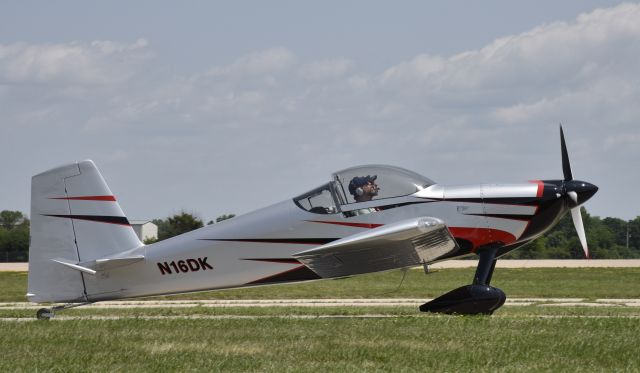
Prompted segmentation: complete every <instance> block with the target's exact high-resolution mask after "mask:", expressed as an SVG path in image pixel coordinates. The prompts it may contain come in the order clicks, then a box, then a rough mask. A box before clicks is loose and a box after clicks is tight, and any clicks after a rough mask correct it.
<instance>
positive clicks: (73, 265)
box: [51, 258, 96, 275]
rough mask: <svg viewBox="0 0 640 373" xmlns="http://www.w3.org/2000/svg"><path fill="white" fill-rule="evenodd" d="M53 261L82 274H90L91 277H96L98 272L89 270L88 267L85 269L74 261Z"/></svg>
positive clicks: (60, 259)
mask: <svg viewBox="0 0 640 373" xmlns="http://www.w3.org/2000/svg"><path fill="white" fill-rule="evenodd" d="M51 260H52V261H54V262H56V263H60V264H62V265H64V266H67V267H69V268H72V269H75V270H76V271H80V272H84V273H88V274H90V275H95V274H96V271H94V270H93V269H91V268H87V267H83V266H81V265H80V264H78V263H73V262H72V261H70V260H68V259H62V258H56V259H51Z"/></svg>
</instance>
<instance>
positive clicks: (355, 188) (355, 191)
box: [349, 175, 380, 202]
mask: <svg viewBox="0 0 640 373" xmlns="http://www.w3.org/2000/svg"><path fill="white" fill-rule="evenodd" d="M377 178H378V176H377V175H373V176H371V175H367V176H356V177H354V178H353V179H351V182H350V183H349V193H351V194H352V195H353V198H354V199H355V200H356V202H366V201H371V199H372V198H373V197H375V196H377V195H378V191H379V190H380V188H379V187H378V185H376V182H375V180H376V179H377Z"/></svg>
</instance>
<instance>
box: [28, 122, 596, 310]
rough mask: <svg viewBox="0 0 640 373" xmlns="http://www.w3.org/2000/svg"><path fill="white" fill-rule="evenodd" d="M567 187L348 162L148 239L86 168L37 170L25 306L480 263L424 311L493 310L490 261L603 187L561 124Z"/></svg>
mask: <svg viewBox="0 0 640 373" xmlns="http://www.w3.org/2000/svg"><path fill="white" fill-rule="evenodd" d="M560 136H561V148H562V166H563V171H564V180H536V181H530V182H525V183H519V184H476V185H466V186H450V185H442V184H437V183H435V182H433V181H432V180H430V179H428V178H426V177H424V176H421V175H419V174H417V173H414V172H411V171H408V170H405V169H402V168H398V167H391V166H381V165H369V166H359V167H353V168H348V169H345V170H342V171H339V172H336V173H334V174H333V176H332V177H331V179H330V180H329V181H328V182H327V183H326V184H324V185H321V186H319V187H317V188H315V189H313V190H311V191H309V192H306V193H303V194H301V195H299V196H297V197H294V198H292V199H289V200H286V201H283V202H281V203H278V204H275V205H273V206H269V207H266V208H263V209H261V210H257V211H254V212H251V213H248V214H246V215H242V216H238V217H236V218H234V219H231V220H227V221H224V222H222V223H219V224H214V225H209V226H206V227H204V228H201V229H198V230H195V231H192V232H189V233H185V234H182V235H180V236H177V237H173V238H170V239H167V240H164V241H161V242H157V243H154V244H152V245H144V244H143V243H142V242H140V240H139V239H138V237H137V236H136V234H135V233H134V231H133V229H132V228H131V225H130V224H129V221H128V220H127V218H126V216H125V214H124V213H123V212H122V209H121V208H120V206H119V204H118V202H117V201H116V198H115V197H114V195H113V193H112V192H111V190H109V187H108V186H107V184H106V183H105V181H104V179H103V178H102V176H101V174H100V172H99V171H98V169H97V168H96V166H95V165H94V163H93V162H92V161H90V160H88V161H82V162H78V163H72V164H68V165H65V166H61V167H58V168H54V169H51V170H48V171H46V172H44V173H41V174H38V175H35V176H34V177H33V179H32V185H31V245H30V248H29V285H28V294H27V298H28V300H29V301H31V302H38V303H40V302H54V303H66V304H63V305H59V306H55V307H52V308H43V309H40V310H38V312H37V315H36V316H37V317H38V318H39V319H48V318H51V317H53V316H54V314H55V312H57V311H61V310H64V309H67V308H71V307H76V306H80V305H84V304H89V303H93V302H98V301H106V300H115V299H122V298H134V297H146V296H153V295H165V294H177V293H185V292H195V291H204V290H215V289H228V288H239V287H247V286H257V285H265V284H278V283H285V282H299V281H307V280H319V279H328V278H339V277H348V276H352V275H357V274H363V273H370V272H378V271H387V270H392V269H399V268H407V267H412V266H416V265H425V266H427V265H429V264H431V263H434V262H438V261H443V260H446V259H452V258H460V257H464V256H469V255H478V256H479V264H478V267H477V270H476V273H475V276H474V278H473V281H472V284H470V285H465V286H462V287H460V288H457V289H455V290H453V291H451V292H449V293H447V294H445V295H443V296H441V297H439V298H437V299H434V300H432V301H430V302H427V303H425V304H424V305H422V306H421V307H420V310H421V311H425V312H442V313H458V314H491V313H492V312H493V311H495V310H496V309H497V308H499V307H500V306H502V304H503V303H504V301H505V299H506V296H505V294H504V293H503V292H502V291H501V290H500V289H498V288H495V287H492V286H490V282H491V276H492V274H493V270H494V268H495V264H496V261H497V259H498V258H499V257H500V256H502V255H504V254H506V253H508V252H509V251H511V250H514V249H516V248H518V247H521V246H522V245H525V244H527V243H528V242H530V241H531V240H533V239H535V238H536V237H538V236H540V235H542V234H543V233H544V232H545V231H547V230H548V229H550V228H551V227H552V226H553V225H554V224H555V223H556V222H557V221H558V220H559V219H560V217H562V216H563V215H564V214H565V213H566V212H568V211H571V214H572V217H573V221H574V224H575V226H576V229H577V231H578V235H579V237H580V241H581V243H582V246H583V248H584V251H585V254H586V255H587V256H588V251H587V250H588V249H587V243H586V238H585V234H584V228H583V226H582V218H581V216H580V207H579V206H580V205H581V204H583V203H584V202H585V201H586V200H588V199H589V198H591V196H593V195H594V194H595V193H596V191H597V190H598V188H597V187H596V186H594V185H592V184H589V183H587V182H583V181H578V180H574V179H573V176H572V174H571V168H570V165H569V157H568V154H567V149H566V145H565V141H564V135H563V133H562V128H560Z"/></svg>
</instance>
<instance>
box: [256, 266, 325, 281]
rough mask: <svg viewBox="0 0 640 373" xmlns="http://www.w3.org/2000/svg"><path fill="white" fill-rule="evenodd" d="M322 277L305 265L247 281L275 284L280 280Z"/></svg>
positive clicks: (316, 278)
mask: <svg viewBox="0 0 640 373" xmlns="http://www.w3.org/2000/svg"><path fill="white" fill-rule="evenodd" d="M321 278H322V277H320V276H318V275H317V274H316V273H315V272H313V271H312V270H310V269H309V268H307V267H305V266H300V267H297V268H293V269H290V270H288V271H285V272H281V273H277V274H275V275H272V276H268V277H265V278H261V279H258V280H255V281H251V282H249V283H247V285H258V284H274V283H280V282H293V281H306V280H319V279H321Z"/></svg>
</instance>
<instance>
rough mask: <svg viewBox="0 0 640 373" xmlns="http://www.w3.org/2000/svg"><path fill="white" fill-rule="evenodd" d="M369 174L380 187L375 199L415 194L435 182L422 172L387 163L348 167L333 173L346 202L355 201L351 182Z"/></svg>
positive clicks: (339, 191) (339, 192)
mask: <svg viewBox="0 0 640 373" xmlns="http://www.w3.org/2000/svg"><path fill="white" fill-rule="evenodd" d="M367 176H369V177H370V178H375V181H374V182H375V183H376V185H377V186H378V187H379V188H380V189H379V191H378V195H377V196H376V197H375V198H374V199H384V198H391V197H400V196H407V195H409V194H413V193H415V192H417V191H420V190H422V189H424V188H427V187H428V186H430V185H433V184H435V182H434V181H433V180H430V179H428V178H426V177H424V176H422V175H420V174H417V173H415V172H413V171H409V170H406V169H404V168H400V167H395V166H386V165H365V166H356V167H351V168H347V169H345V170H342V171H338V172H336V173H334V174H333V180H334V181H335V184H336V189H337V190H338V194H340V195H341V197H343V198H344V201H345V202H346V203H354V202H355V199H354V196H353V194H352V193H351V192H350V191H349V183H350V182H351V181H352V180H354V178H363V177H365V178H366V177H367Z"/></svg>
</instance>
